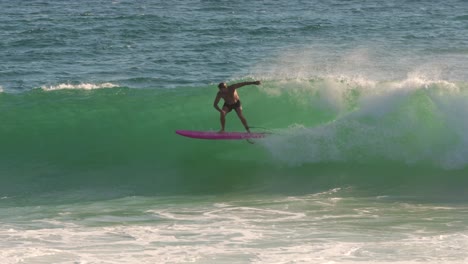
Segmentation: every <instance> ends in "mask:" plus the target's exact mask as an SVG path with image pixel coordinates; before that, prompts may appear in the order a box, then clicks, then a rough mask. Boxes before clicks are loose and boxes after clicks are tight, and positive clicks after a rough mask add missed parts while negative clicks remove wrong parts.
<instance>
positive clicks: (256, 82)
mask: <svg viewBox="0 0 468 264" xmlns="http://www.w3.org/2000/svg"><path fill="white" fill-rule="evenodd" d="M254 84H256V85H260V84H262V83H261V82H260V81H255V82H254Z"/></svg>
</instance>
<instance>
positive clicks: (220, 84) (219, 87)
mask: <svg viewBox="0 0 468 264" xmlns="http://www.w3.org/2000/svg"><path fill="white" fill-rule="evenodd" d="M224 85H226V84H225V83H223V82H220V83H219V84H218V89H221V88H223V87H224Z"/></svg>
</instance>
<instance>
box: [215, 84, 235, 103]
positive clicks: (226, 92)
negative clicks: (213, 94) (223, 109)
mask: <svg viewBox="0 0 468 264" xmlns="http://www.w3.org/2000/svg"><path fill="white" fill-rule="evenodd" d="M218 95H219V96H220V97H221V98H223V99H224V102H225V103H226V104H235V103H236V102H237V101H239V95H238V94H237V91H236V89H232V88H230V87H228V88H225V89H223V90H222V91H219V92H218Z"/></svg>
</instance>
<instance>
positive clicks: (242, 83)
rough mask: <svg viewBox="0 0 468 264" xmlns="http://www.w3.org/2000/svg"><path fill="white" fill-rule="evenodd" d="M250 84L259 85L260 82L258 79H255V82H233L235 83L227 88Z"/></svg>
mask: <svg viewBox="0 0 468 264" xmlns="http://www.w3.org/2000/svg"><path fill="white" fill-rule="evenodd" d="M252 84H255V85H260V84H261V82H260V81H255V82H241V83H235V84H233V85H229V88H231V89H237V88H241V87H242V86H246V85H252Z"/></svg>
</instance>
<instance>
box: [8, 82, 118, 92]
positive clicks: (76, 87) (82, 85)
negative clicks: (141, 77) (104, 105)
mask: <svg viewBox="0 0 468 264" xmlns="http://www.w3.org/2000/svg"><path fill="white" fill-rule="evenodd" d="M114 87H118V85H116V84H113V83H110V82H106V83H101V84H94V83H79V84H70V83H62V84H58V85H55V86H41V89H42V90H44V91H56V90H95V89H103V88H114ZM0 88H1V87H0Z"/></svg>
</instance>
